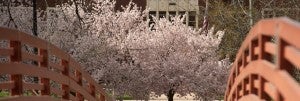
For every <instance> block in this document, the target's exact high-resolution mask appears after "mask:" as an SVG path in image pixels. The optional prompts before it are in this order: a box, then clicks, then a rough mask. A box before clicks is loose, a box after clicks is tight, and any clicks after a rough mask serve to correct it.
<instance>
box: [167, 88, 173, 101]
mask: <svg viewBox="0 0 300 101" xmlns="http://www.w3.org/2000/svg"><path fill="white" fill-rule="evenodd" d="M174 95H175V91H174V90H173V89H170V90H169V92H168V94H167V96H168V101H173V100H174V99H173V97H174Z"/></svg>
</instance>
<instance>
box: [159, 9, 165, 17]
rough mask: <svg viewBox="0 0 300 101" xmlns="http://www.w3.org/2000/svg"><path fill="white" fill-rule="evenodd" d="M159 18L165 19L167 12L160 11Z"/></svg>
mask: <svg viewBox="0 0 300 101" xmlns="http://www.w3.org/2000/svg"><path fill="white" fill-rule="evenodd" d="M158 16H159V18H164V17H166V11H159V12H158Z"/></svg>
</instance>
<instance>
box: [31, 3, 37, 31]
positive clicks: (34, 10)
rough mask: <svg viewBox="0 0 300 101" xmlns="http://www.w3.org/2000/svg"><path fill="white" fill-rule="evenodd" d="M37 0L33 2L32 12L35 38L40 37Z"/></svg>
mask: <svg viewBox="0 0 300 101" xmlns="http://www.w3.org/2000/svg"><path fill="white" fill-rule="evenodd" d="M36 6H37V5H36V0H32V7H33V9H32V11H33V13H32V14H33V15H32V22H33V23H32V24H33V25H32V33H33V35H34V36H38V34H37V7H36Z"/></svg>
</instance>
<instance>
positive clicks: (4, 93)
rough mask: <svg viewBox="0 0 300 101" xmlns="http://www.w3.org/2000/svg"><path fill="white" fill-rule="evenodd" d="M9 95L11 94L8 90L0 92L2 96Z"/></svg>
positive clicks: (0, 96)
mask: <svg viewBox="0 0 300 101" xmlns="http://www.w3.org/2000/svg"><path fill="white" fill-rule="evenodd" d="M7 96H9V92H7V91H1V92H0V98H2V97H7Z"/></svg>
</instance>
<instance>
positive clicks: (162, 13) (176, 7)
mask: <svg viewBox="0 0 300 101" xmlns="http://www.w3.org/2000/svg"><path fill="white" fill-rule="evenodd" d="M132 1H133V2H134V3H136V4H137V6H139V7H141V8H142V10H144V9H146V8H148V9H149V16H148V18H149V19H150V24H152V23H154V21H153V18H152V16H154V17H156V18H163V17H165V18H170V17H171V16H175V15H184V14H186V15H187V16H186V19H185V21H184V24H187V25H188V26H191V27H194V28H199V25H202V19H203V16H200V14H203V12H204V9H201V10H200V7H204V6H205V0H132ZM129 2H130V0H117V1H116V7H115V9H116V10H118V11H121V10H122V8H121V6H126V5H127V4H128V3H129Z"/></svg>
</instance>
